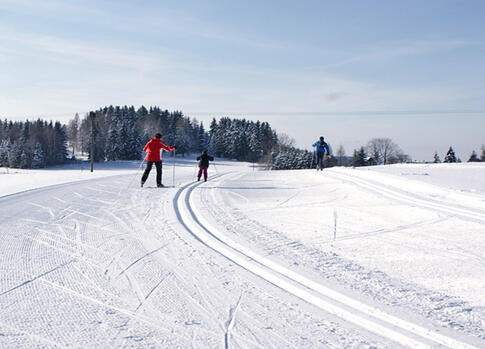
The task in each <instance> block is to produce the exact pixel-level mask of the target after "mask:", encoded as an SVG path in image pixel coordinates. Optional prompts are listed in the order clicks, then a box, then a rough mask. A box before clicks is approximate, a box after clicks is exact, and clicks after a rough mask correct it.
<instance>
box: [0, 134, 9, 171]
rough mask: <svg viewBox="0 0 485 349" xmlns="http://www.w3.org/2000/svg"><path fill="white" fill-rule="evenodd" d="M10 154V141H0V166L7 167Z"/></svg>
mask: <svg viewBox="0 0 485 349" xmlns="http://www.w3.org/2000/svg"><path fill="white" fill-rule="evenodd" d="M9 153H10V140H9V139H2V140H1V141H0V166H2V167H8V166H9V162H8V154H9Z"/></svg>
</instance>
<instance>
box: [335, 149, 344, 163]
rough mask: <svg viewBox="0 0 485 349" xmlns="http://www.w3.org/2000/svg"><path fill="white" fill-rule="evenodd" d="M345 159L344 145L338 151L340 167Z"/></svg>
mask: <svg viewBox="0 0 485 349" xmlns="http://www.w3.org/2000/svg"><path fill="white" fill-rule="evenodd" d="M344 157H345V149H344V147H343V146H342V145H339V147H338V149H337V158H338V165H339V166H342V162H343V159H344Z"/></svg>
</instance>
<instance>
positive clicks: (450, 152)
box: [433, 144, 485, 163]
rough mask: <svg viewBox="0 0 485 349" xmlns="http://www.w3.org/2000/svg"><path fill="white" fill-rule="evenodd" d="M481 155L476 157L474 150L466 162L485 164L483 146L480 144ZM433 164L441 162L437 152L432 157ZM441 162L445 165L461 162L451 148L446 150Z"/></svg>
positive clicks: (484, 148)
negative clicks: (445, 163)
mask: <svg viewBox="0 0 485 349" xmlns="http://www.w3.org/2000/svg"><path fill="white" fill-rule="evenodd" d="M480 150H481V154H480V157H478V154H477V152H476V151H475V150H473V151H472V153H471V155H470V157H469V158H468V161H467V162H485V145H484V144H482V147H481V149H480ZM433 162H434V163H439V162H441V159H440V157H439V155H438V152H436V151H435V153H434V156H433ZM443 162H447V163H453V162H461V159H460V158H457V157H456V154H455V151H454V150H453V147H450V148H449V149H448V152H447V153H446V155H445V157H444V158H443Z"/></svg>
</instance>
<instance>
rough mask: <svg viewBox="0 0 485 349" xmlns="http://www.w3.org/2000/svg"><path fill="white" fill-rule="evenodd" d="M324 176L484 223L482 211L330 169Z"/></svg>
mask: <svg viewBox="0 0 485 349" xmlns="http://www.w3.org/2000/svg"><path fill="white" fill-rule="evenodd" d="M325 175H328V176H329V177H332V178H333V179H336V180H341V181H344V182H347V183H352V184H354V185H356V186H358V187H360V188H363V189H366V190H368V191H371V192H373V193H377V194H378V195H381V196H385V197H387V198H390V199H393V200H397V201H400V202H403V203H406V204H410V205H414V206H419V207H423V208H427V209H430V210H433V211H438V212H443V213H447V214H451V215H453V216H459V217H462V218H466V219H471V220H474V221H478V222H480V223H485V212H483V211H479V210H475V209H472V208H469V207H464V206H461V205H456V204H452V203H449V202H443V201H437V200H434V199H430V198H426V197H423V196H420V195H417V194H413V193H410V192H406V191H404V190H401V189H398V188H395V187H391V186H389V185H384V184H380V183H378V182H375V181H371V180H369V179H363V178H358V177H357V176H350V175H348V174H345V173H341V172H337V171H335V170H331V169H327V170H326V171H325Z"/></svg>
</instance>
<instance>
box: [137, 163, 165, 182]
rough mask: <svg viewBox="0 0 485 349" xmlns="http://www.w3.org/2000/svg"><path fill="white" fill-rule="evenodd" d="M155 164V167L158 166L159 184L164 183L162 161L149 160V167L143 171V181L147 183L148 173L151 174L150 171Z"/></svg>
mask: <svg viewBox="0 0 485 349" xmlns="http://www.w3.org/2000/svg"><path fill="white" fill-rule="evenodd" d="M153 164H155V167H156V168H157V186H158V185H162V162H161V161H147V168H146V169H145V172H143V176H142V177H141V182H142V183H145V181H146V180H147V178H148V175H149V174H150V171H151V170H152V166H153Z"/></svg>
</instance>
